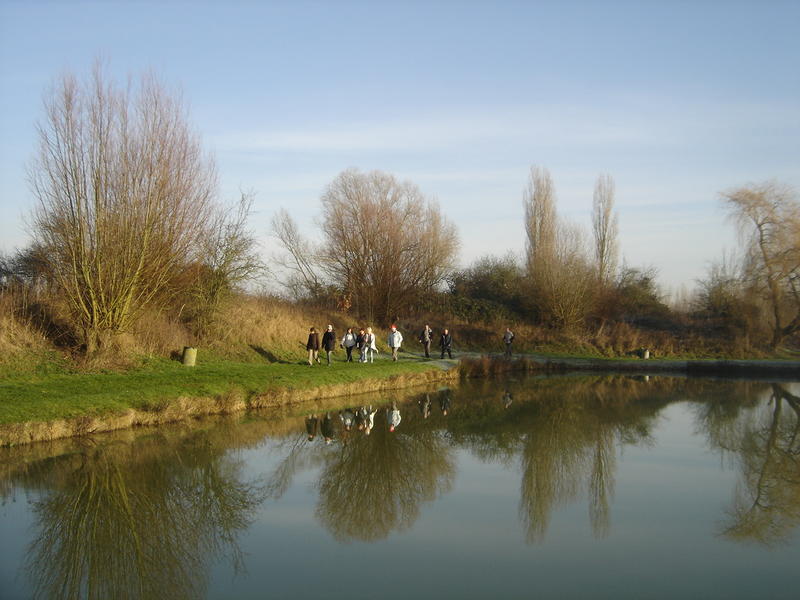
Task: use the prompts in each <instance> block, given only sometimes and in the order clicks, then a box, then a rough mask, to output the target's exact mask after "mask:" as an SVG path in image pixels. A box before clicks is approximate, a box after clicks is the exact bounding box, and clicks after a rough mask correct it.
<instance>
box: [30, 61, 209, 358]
mask: <svg viewBox="0 0 800 600" xmlns="http://www.w3.org/2000/svg"><path fill="white" fill-rule="evenodd" d="M131 88H132V86H130V85H129V86H128V87H127V88H120V87H118V86H117V85H115V84H114V83H112V82H110V81H108V79H107V77H106V76H105V75H104V73H103V71H102V68H101V67H100V65H99V64H97V65H96V66H95V68H94V70H93V72H92V75H91V77H90V78H89V79H88V81H85V82H80V81H79V80H78V79H77V78H76V77H75V76H74V75H71V74H67V75H65V76H63V77H62V78H61V79H60V80H59V81H58V82H57V83H56V85H55V86H54V88H53V90H52V91H51V92H50V93H49V94H47V95H46V97H45V100H44V110H45V116H44V119H43V121H42V122H41V123H40V124H39V125H38V135H39V149H38V152H37V153H36V155H35V156H34V159H33V161H32V163H31V165H30V168H29V180H30V183H31V188H32V190H33V193H34V195H35V197H36V199H37V200H38V205H37V208H36V209H35V210H34V214H33V217H32V233H33V236H34V242H35V243H37V244H39V245H40V246H41V247H42V248H43V249H44V250H45V252H46V255H47V257H48V260H49V261H50V263H51V264H50V266H51V272H52V275H53V277H54V279H55V282H56V284H57V285H58V287H59V288H60V289H61V291H62V292H63V295H64V297H65V299H66V300H67V302H68V304H69V307H70V309H71V312H72V315H73V317H74V320H75V322H76V324H77V325H78V327H79V329H80V330H81V332H82V334H83V338H84V341H85V344H86V349H87V352H88V353H92V352H93V351H94V350H95V349H96V348H97V347H98V345H99V344H101V343H102V342H103V341H104V340H106V339H108V335H109V334H110V335H113V334H115V333H117V332H120V331H124V330H127V329H128V328H129V327H130V326H131V325H132V324H133V322H135V320H136V318H137V317H138V315H139V314H140V312H141V310H142V309H143V308H144V307H145V306H147V305H148V304H151V303H153V302H154V301H155V300H156V299H159V298H161V299H163V298H164V297H165V296H169V295H170V294H171V293H173V292H174V290H172V289H171V287H170V284H171V281H172V279H173V276H174V274H175V272H176V270H178V269H179V267H180V266H181V265H183V264H185V263H187V262H192V261H193V259H196V258H197V257H196V255H197V253H198V250H199V249H200V245H199V244H198V242H199V240H201V239H202V237H203V233H204V232H205V230H206V228H205V224H206V222H207V220H208V218H209V215H210V212H211V210H212V206H213V200H214V196H215V193H216V189H217V185H216V182H217V181H216V170H215V167H214V163H213V161H212V160H211V159H210V158H209V157H207V156H205V155H204V153H203V152H202V150H201V146H200V141H199V138H198V136H197V135H196V134H195V133H194V132H193V131H192V130H191V129H190V127H189V125H188V121H187V114H186V110H185V108H184V107H183V105H182V102H181V100H180V98H179V97H177V96H175V95H170V94H169V93H167V91H166V90H165V89H164V87H163V86H162V85H161V84H160V83H159V82H158V81H157V80H156V79H155V77H153V76H151V75H147V76H144V77H142V78H141V81H140V82H139V84H138V86H136V87H135V88H134V89H133V90H132V89H131Z"/></svg>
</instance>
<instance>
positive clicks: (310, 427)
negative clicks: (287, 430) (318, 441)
mask: <svg viewBox="0 0 800 600" xmlns="http://www.w3.org/2000/svg"><path fill="white" fill-rule="evenodd" d="M318 424H319V419H318V418H317V415H308V416H307V417H306V431H307V432H308V441H309V442H310V441H311V440H313V439H314V438H315V437H316V435H317V425H318Z"/></svg>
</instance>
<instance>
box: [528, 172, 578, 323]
mask: <svg viewBox="0 0 800 600" xmlns="http://www.w3.org/2000/svg"><path fill="white" fill-rule="evenodd" d="M522 202H523V206H524V208H525V231H526V233H527V237H528V240H527V241H528V246H527V262H528V276H529V278H530V282H531V285H532V293H533V295H534V301H535V302H536V304H537V306H538V309H539V313H540V318H541V319H542V321H544V322H550V323H551V324H553V325H557V326H559V327H564V328H573V327H575V326H577V325H578V324H580V322H581V321H582V320H583V318H584V317H585V316H586V313H587V311H588V307H589V303H590V300H591V289H592V285H591V281H592V279H593V278H592V277H591V269H590V266H589V261H588V259H587V252H586V244H585V236H584V234H583V231H582V230H581V229H580V228H579V227H577V226H576V225H573V224H571V223H567V222H563V221H561V220H559V218H558V214H557V212H556V198H555V188H554V186H553V181H552V179H551V177H550V173H549V172H548V171H547V169H544V168H541V167H534V168H531V172H530V175H529V177H528V184H527V186H526V188H525V190H524V191H523V200H522Z"/></svg>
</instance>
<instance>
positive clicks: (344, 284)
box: [320, 169, 458, 320]
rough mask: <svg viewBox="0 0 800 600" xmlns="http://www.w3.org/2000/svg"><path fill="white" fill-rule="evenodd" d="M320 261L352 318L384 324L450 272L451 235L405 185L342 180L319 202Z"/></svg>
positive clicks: (383, 177)
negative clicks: (349, 304)
mask: <svg viewBox="0 0 800 600" xmlns="http://www.w3.org/2000/svg"><path fill="white" fill-rule="evenodd" d="M322 222H323V232H322V247H321V251H320V258H321V262H322V266H323V267H324V269H325V272H326V273H327V275H328V277H329V278H330V280H331V281H332V282H333V283H334V285H336V286H337V287H338V288H339V289H340V290H341V291H342V292H343V293H344V294H345V295H346V296H347V297H349V298H350V299H351V301H352V305H353V306H354V307H355V309H356V311H357V312H359V313H361V314H363V315H365V316H368V317H369V318H370V319H372V318H377V319H382V320H388V319H390V318H391V316H392V315H393V314H395V312H396V311H397V310H399V307H401V306H408V305H409V304H411V303H413V302H414V301H415V300H417V299H418V298H419V297H420V296H421V295H422V294H424V293H425V292H427V291H429V290H431V289H433V288H435V287H436V286H437V285H439V284H440V283H441V282H442V281H444V278H445V276H446V275H447V274H448V272H449V271H450V270H451V269H452V268H453V266H454V263H455V259H456V252H457V250H458V234H457V232H456V228H455V226H454V225H453V224H452V223H450V222H449V221H448V220H447V219H446V218H445V217H444V215H442V213H441V212H440V210H439V207H438V206H437V205H436V204H435V203H434V202H433V201H431V200H428V199H426V198H425V197H424V196H423V195H422V193H421V192H420V190H419V188H418V187H417V186H416V185H414V184H413V183H411V182H399V181H397V180H396V179H395V178H394V177H393V176H392V175H389V174H387V173H383V172H380V171H372V172H370V173H360V172H359V171H358V170H355V169H350V170H347V171H344V172H342V173H341V174H340V175H339V176H338V177H337V178H336V179H335V180H334V181H333V182H332V183H331V184H330V185H329V186H328V188H327V190H326V191H325V193H324V194H323V196H322Z"/></svg>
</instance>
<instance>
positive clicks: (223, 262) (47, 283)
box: [0, 64, 800, 353]
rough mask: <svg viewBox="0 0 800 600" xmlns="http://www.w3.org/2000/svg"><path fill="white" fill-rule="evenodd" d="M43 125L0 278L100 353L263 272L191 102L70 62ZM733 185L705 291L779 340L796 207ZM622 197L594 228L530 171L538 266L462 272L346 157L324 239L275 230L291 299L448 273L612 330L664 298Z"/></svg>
mask: <svg viewBox="0 0 800 600" xmlns="http://www.w3.org/2000/svg"><path fill="white" fill-rule="evenodd" d="M38 134H39V147H38V151H37V152H36V155H35V157H34V159H33V160H32V162H31V164H30V166H29V180H30V184H31V189H32V191H33V193H34V196H35V198H36V200H37V205H36V208H35V210H34V211H33V214H32V218H31V222H30V226H31V233H32V244H31V246H30V248H28V249H27V250H26V251H23V252H22V253H20V254H19V255H18V257H16V258H15V260H13V261H10V262H9V261H5V263H4V264H3V265H0V267H3V268H2V269H0V271H2V272H0V277H2V278H3V279H4V280H11V279H14V278H17V279H22V280H26V278H27V281H28V282H29V283H31V282H35V285H36V286H37V289H38V288H39V287H47V288H49V289H51V290H53V291H55V293H57V294H58V295H59V297H60V298H61V299H62V301H63V303H64V305H65V306H66V307H67V313H68V315H69V319H70V320H71V322H72V323H73V324H74V327H75V329H76V331H77V333H78V337H79V338H80V339H81V340H82V343H83V345H84V346H85V348H86V350H87V352H88V353H92V352H94V351H95V350H96V349H98V348H100V347H102V346H104V345H106V344H107V343H108V342H109V340H111V339H113V338H114V336H115V335H117V334H118V333H120V332H125V331H128V330H130V329H131V328H132V327H133V326H134V325H135V324H136V322H137V321H138V320H139V319H141V318H142V315H143V314H145V313H146V312H147V311H148V310H151V309H155V310H164V309H166V308H170V309H175V310H174V312H177V313H180V314H183V315H184V316H185V318H188V319H191V321H192V323H193V325H194V326H195V328H196V329H197V331H198V332H199V333H202V332H204V331H208V330H209V329H210V328H211V327H212V325H213V323H214V319H215V315H216V314H217V313H218V312H219V311H220V310H221V307H222V306H223V304H224V302H225V300H226V299H227V298H229V297H230V296H231V294H232V293H233V291H234V290H236V289H237V287H239V286H241V285H242V284H243V283H244V282H245V281H247V280H249V279H251V278H252V277H254V276H255V275H257V274H258V273H259V272H261V271H263V269H264V264H263V263H262V261H261V259H260V258H259V253H258V251H257V246H258V244H257V240H256V237H255V236H254V234H253V233H252V232H251V231H250V230H249V228H248V217H249V215H250V213H251V209H252V201H253V195H252V194H246V193H243V194H242V197H241V199H240V200H239V202H238V203H237V204H236V205H235V206H233V207H226V206H224V205H223V204H222V203H221V202H220V201H219V199H218V185H217V174H216V167H215V164H214V161H213V159H212V158H211V157H210V156H208V155H207V154H205V153H204V151H203V149H202V146H201V143H200V139H199V136H198V135H197V134H196V133H195V132H194V131H193V130H192V128H191V127H190V125H189V121H188V114H187V111H186V108H185V105H184V103H183V102H182V100H181V98H180V96H179V95H177V94H174V93H171V92H169V91H168V90H167V89H165V87H164V86H163V85H162V84H161V83H160V82H159V81H158V80H157V79H156V78H155V77H153V76H152V75H145V76H144V77H142V78H141V80H140V81H139V82H138V84H135V85H134V84H133V83H129V84H128V85H127V86H119V85H116V84H115V83H113V82H112V81H111V80H110V79H109V78H108V77H107V76H106V75H105V73H104V71H103V68H102V66H100V65H99V64H98V65H96V66H95V68H94V70H93V71H92V74H91V76H90V77H89V78H88V79H87V80H85V81H81V80H79V79H78V78H77V77H75V76H74V75H71V74H67V75H65V76H63V77H62V78H61V79H60V80H58V81H57V83H56V85H55V86H54V87H53V89H52V90H51V91H50V92H49V93H48V94H47V95H46V98H45V103H44V118H43V120H42V121H41V123H39V125H38ZM723 198H724V202H725V205H726V207H727V209H728V212H729V214H730V215H731V217H732V218H733V219H734V220H735V222H736V223H737V225H738V227H739V231H740V233H741V234H742V239H743V242H744V243H743V248H744V250H743V252H742V254H741V256H739V257H736V260H735V261H733V262H732V263H730V264H725V265H722V266H720V265H716V266H715V267H714V268H713V269H712V272H711V273H710V275H709V278H708V280H707V281H704V282H701V286H700V289H701V292H700V294H699V295H698V299H697V305H698V306H699V307H701V309H702V310H703V311H705V312H706V313H708V314H712V315H715V316H716V317H721V318H726V319H729V320H731V319H732V320H734V321H735V322H736V323H737V325H736V326H737V327H739V328H740V329H742V330H746V333H747V335H753V336H756V337H757V336H759V335H761V336H762V337H765V338H768V342H769V344H770V345H771V346H772V347H777V346H778V345H780V344H781V343H782V342H783V341H784V340H785V339H786V338H787V337H789V336H793V335H796V334H797V333H798V332H800V204H798V201H797V197H796V195H795V194H794V193H793V191H792V190H791V189H789V188H787V187H785V186H781V185H779V184H777V183H774V182H767V183H764V184H755V185H749V186H746V187H742V188H738V189H735V190H731V191H729V192H726V193H725V194H724V195H723ZM614 202H615V185H614V180H613V179H612V178H611V177H610V176H609V175H601V176H599V177H598V179H597V181H596V185H595V189H594V195H593V204H592V218H591V238H590V237H589V235H587V234H586V233H585V232H584V231H583V230H582V229H581V228H580V227H578V226H577V225H576V224H574V223H571V222H569V221H567V220H565V219H564V218H562V217H561V216H560V215H559V214H558V211H557V201H556V191H555V185H554V183H553V180H552V178H551V176H550V173H549V172H548V171H547V170H546V169H544V168H541V167H534V168H532V169H531V171H530V175H529V178H528V183H527V186H526V188H525V189H524V192H523V205H524V211H525V217H524V218H525V221H524V226H525V231H526V234H527V246H526V252H525V256H524V261H523V263H524V264H520V263H519V262H518V261H517V259H515V258H514V257H506V258H504V259H492V258H491V257H489V258H487V259H484V260H483V262H481V261H478V263H476V264H475V265H474V267H472V268H470V269H466V270H461V271H457V270H456V262H457V258H458V248H459V239H458V234H457V231H456V228H455V226H454V225H453V223H452V222H450V221H449V220H448V219H447V218H446V217H445V216H444V214H443V213H442V212H441V210H440V209H439V207H438V205H437V203H436V202H435V201H434V200H432V199H430V198H428V197H426V196H425V195H424V194H423V193H422V192H421V191H420V189H419V188H418V187H417V186H416V185H414V184H413V183H411V182H408V181H399V180H397V179H396V178H395V177H393V176H392V175H390V174H387V173H384V172H381V171H372V172H368V173H363V172H360V171H358V170H356V169H350V170H346V171H344V172H342V173H340V174H339V175H338V176H337V177H336V178H335V179H334V180H333V181H332V182H331V183H330V184H329V185H328V187H327V188H326V189H325V191H324V193H323V194H322V196H321V212H320V215H319V222H320V224H321V235H319V236H318V237H317V238H316V239H311V237H310V235H309V232H308V231H307V230H306V228H305V227H303V228H301V227H300V226H298V224H297V223H296V222H295V221H294V220H293V218H292V217H291V215H290V214H289V213H288V212H287V211H285V210H280V211H278V213H276V215H275V217H274V219H273V224H272V225H273V227H272V233H273V235H274V236H275V237H277V239H278V240H279V241H280V242H281V244H282V247H283V249H284V253H283V254H282V256H281V257H279V258H278V264H280V265H281V266H282V267H283V269H284V271H285V272H286V273H288V275H289V277H288V281H287V282H286V283H287V286H288V288H289V290H290V292H291V293H292V295H293V296H294V297H295V298H298V299H312V300H315V301H322V300H325V301H329V302H330V304H331V305H332V304H333V302H334V301H335V302H336V306H337V307H338V308H340V309H350V308H352V309H353V312H354V313H355V314H358V315H359V316H363V317H366V318H368V319H369V320H376V321H380V322H387V321H389V320H392V319H395V318H396V317H397V315H398V314H399V313H400V312H405V313H408V312H409V311H414V308H415V307H416V308H419V307H421V306H423V304H424V302H423V299H424V298H425V297H426V296H430V295H431V293H437V294H440V290H441V289H442V287H443V286H442V284H443V283H445V282H446V283H448V284H449V296H447V302H445V303H442V306H444V307H445V308H447V307H449V308H450V309H454V308H457V307H459V306H461V305H462V304H464V301H465V299H466V304H468V305H469V306H468V307H467V308H468V309H473V308H474V307H475V304H474V301H475V300H476V299H478V300H480V299H481V298H480V297H479V296H480V294H483V295H484V296H486V297H487V298H489V304H488V305H485V306H483V305H482V306H479V307H478V308H480V309H481V310H483V309H484V308H486V306H489V308H491V305H492V303H494V305H496V306H499V307H500V308H501V309H503V310H501V311H496V313H495V314H503V315H504V316H508V315H516V316H518V317H520V318H522V319H525V320H535V321H538V322H539V323H541V324H546V325H550V326H554V327H558V328H563V329H567V330H571V329H576V328H581V327H584V326H586V325H587V324H588V323H590V322H592V321H595V322H599V323H600V327H601V328H602V323H604V322H605V320H606V319H609V318H610V319H619V318H624V317H625V314H624V313H625V311H626V310H628V311H630V312H638V313H641V312H642V310H650V309H652V308H653V307H656V308H657V309H658V310H661V309H662V307H663V308H665V307H664V305H663V303H662V302H661V299H660V297H659V294H658V291H657V288H656V285H655V277H654V273H652V272H650V271H647V270H636V269H630V268H625V267H623V268H621V269H620V268H619V247H618V222H617V214H616V212H615V209H614ZM9 265H11V266H9ZM732 265H735V267H734V266H732ZM12 267H13V268H12ZM6 271H8V272H7V273H6ZM11 271H14V272H13V273H12V272H11ZM509 282H511V284H509ZM440 295H441V294H440ZM459 302H461V304H459ZM648 307H649V308H648ZM506 309H508V310H506ZM489 312H491V311H489ZM487 314H488V313H487Z"/></svg>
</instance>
